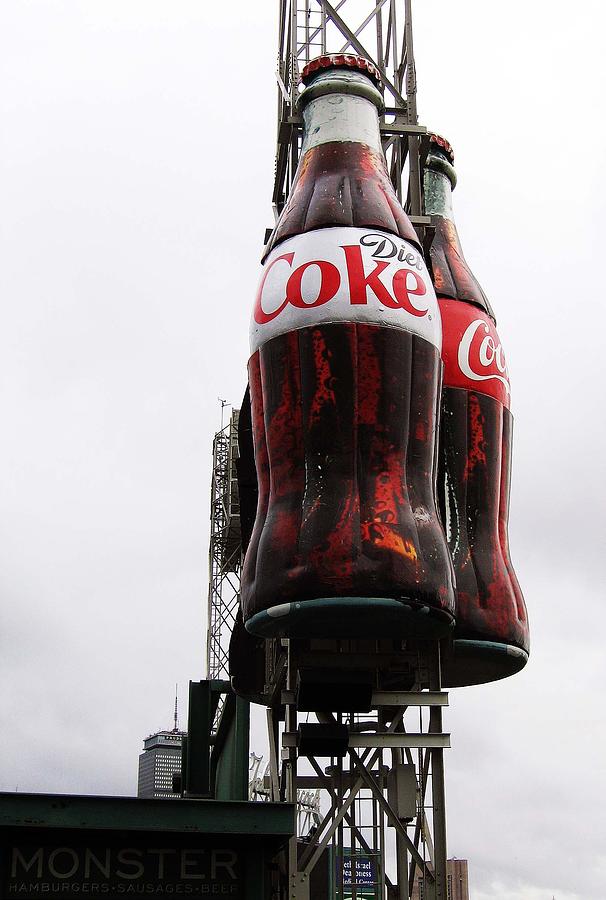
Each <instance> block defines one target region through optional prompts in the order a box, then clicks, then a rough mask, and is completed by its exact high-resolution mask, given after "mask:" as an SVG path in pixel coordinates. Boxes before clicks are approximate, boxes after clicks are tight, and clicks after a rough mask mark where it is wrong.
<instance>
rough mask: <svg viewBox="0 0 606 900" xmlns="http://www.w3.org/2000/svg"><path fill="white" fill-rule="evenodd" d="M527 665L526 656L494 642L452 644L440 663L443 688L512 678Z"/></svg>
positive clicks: (512, 648) (516, 649) (519, 650)
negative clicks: (511, 676)
mask: <svg viewBox="0 0 606 900" xmlns="http://www.w3.org/2000/svg"><path fill="white" fill-rule="evenodd" d="M527 662H528V653H527V652H526V650H522V649H521V648H520V647H516V646H514V645H513V644H502V643H499V642H497V641H480V640H463V639H459V640H454V641H452V643H451V644H449V646H448V648H447V650H446V651H445V652H444V656H443V659H442V685H443V687H445V688H452V687H468V686H470V685H473V684H487V683H488V682H491V681H500V680H501V679H502V678H508V677H509V676H510V675H515V674H516V672H519V671H520V670H521V669H523V668H524V666H525V665H526V663H527Z"/></svg>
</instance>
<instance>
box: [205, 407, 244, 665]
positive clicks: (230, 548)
mask: <svg viewBox="0 0 606 900" xmlns="http://www.w3.org/2000/svg"><path fill="white" fill-rule="evenodd" d="M237 455H238V410H233V411H232V414H231V417H230V420H229V422H228V424H227V425H226V426H225V427H224V428H221V430H220V431H218V432H217V433H216V434H215V438H214V441H213V474H212V484H211V501H210V546H209V554H208V559H209V575H210V583H209V589H208V633H207V644H206V660H207V672H208V674H207V677H208V678H217V679H229V655H228V654H229V638H230V635H231V632H232V629H233V626H234V622H235V620H236V613H237V610H238V603H239V599H240V570H241V557H242V546H241V539H240V507H239V502H238V485H237V479H236V471H235V461H236V459H237Z"/></svg>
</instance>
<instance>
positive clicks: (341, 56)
mask: <svg viewBox="0 0 606 900" xmlns="http://www.w3.org/2000/svg"><path fill="white" fill-rule="evenodd" d="M325 69H358V71H360V72H363V73H364V74H365V75H368V77H369V78H371V79H372V80H373V81H374V83H375V84H377V85H380V84H381V76H380V75H379V70H378V69H377V67H376V66H375V65H374V63H371V62H369V60H367V59H364V57H363V56H355V55H354V54H353V53H327V54H326V55H325V56H317V57H316V58H315V59H312V60H311V62H308V63H307V65H306V66H305V67H304V68H303V71H302V72H301V81H302V82H303V84H308V83H309V81H310V80H311V79H312V77H313V76H314V75H316V74H317V73H318V72H321V71H324V70H325Z"/></svg>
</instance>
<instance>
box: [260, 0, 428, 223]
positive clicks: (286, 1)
mask: <svg viewBox="0 0 606 900" xmlns="http://www.w3.org/2000/svg"><path fill="white" fill-rule="evenodd" d="M365 5H366V9H365V13H366V14H362V13H361V12H360V10H361V9H362V8H363V7H364V6H365ZM324 53H356V54H358V55H360V56H363V57H365V58H366V59H369V60H371V61H372V62H373V63H374V64H375V66H376V67H377V69H378V70H379V72H380V74H381V80H382V81H383V85H384V99H385V113H384V115H383V116H382V119H381V133H382V136H383V147H384V150H385V155H386V157H387V163H388V168H389V172H390V175H391V179H392V181H393V183H394V186H395V189H396V192H397V194H398V197H399V199H400V200H401V201H403V205H404V206H405V208H406V210H407V212H408V213H409V215H410V217H411V220H412V222H413V225H415V226H416V227H417V229H421V228H423V226H425V225H428V224H429V219H427V218H426V217H425V216H423V215H422V214H421V213H422V200H421V162H420V137H421V136H422V135H424V134H426V133H427V129H426V128H425V127H424V126H422V125H419V124H418V118H417V99H416V94H417V82H416V73H415V65H414V52H413V38H412V13H411V0H366V4H364V3H363V2H361V0H338V2H335V3H329V2H328V0H280V19H279V32H278V70H277V73H276V78H277V81H278V146H277V151H276V173H275V182H274V191H273V197H272V201H273V207H274V214H275V216H276V218H277V216H278V215H279V214H280V212H281V211H282V209H283V207H284V204H285V202H286V199H287V197H288V193H289V190H290V186H291V184H292V181H293V178H294V175H295V171H296V168H297V162H298V158H299V149H300V142H301V124H302V123H301V117H300V116H299V115H298V110H297V99H298V96H299V90H300V74H301V71H302V69H303V67H304V66H305V64H306V63H307V62H309V60H310V59H313V58H314V57H316V56H319V55H321V54H324ZM406 165H408V183H407V190H406V193H405V195H404V196H403V192H402V181H403V178H402V174H403V171H404V168H405V166H406ZM421 236H422V237H423V235H421Z"/></svg>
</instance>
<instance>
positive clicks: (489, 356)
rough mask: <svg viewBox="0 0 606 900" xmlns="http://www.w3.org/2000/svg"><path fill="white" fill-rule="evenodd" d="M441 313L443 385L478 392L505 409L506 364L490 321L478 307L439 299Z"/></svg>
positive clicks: (507, 377)
mask: <svg viewBox="0 0 606 900" xmlns="http://www.w3.org/2000/svg"><path fill="white" fill-rule="evenodd" d="M440 311H441V314H442V326H443V329H444V342H443V348H442V357H443V359H444V383H445V384H446V385H449V386H454V387H466V388H467V389H476V390H481V391H482V392H483V393H486V394H490V395H492V396H494V397H496V398H497V399H499V400H501V402H503V403H505V404H506V405H507V406H508V405H509V392H510V387H509V374H508V372H507V363H506V361H505V354H504V352H503V346H502V344H501V342H500V340H499V337H498V335H497V332H496V329H495V327H494V324H493V322H492V320H491V319H489V317H488V316H487V315H486V314H485V313H483V312H481V311H480V310H479V309H478V308H477V307H474V306H472V305H470V304H468V303H462V302H459V301H457V300H440ZM478 382H485V383H484V384H482V385H481V386H480V384H478Z"/></svg>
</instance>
